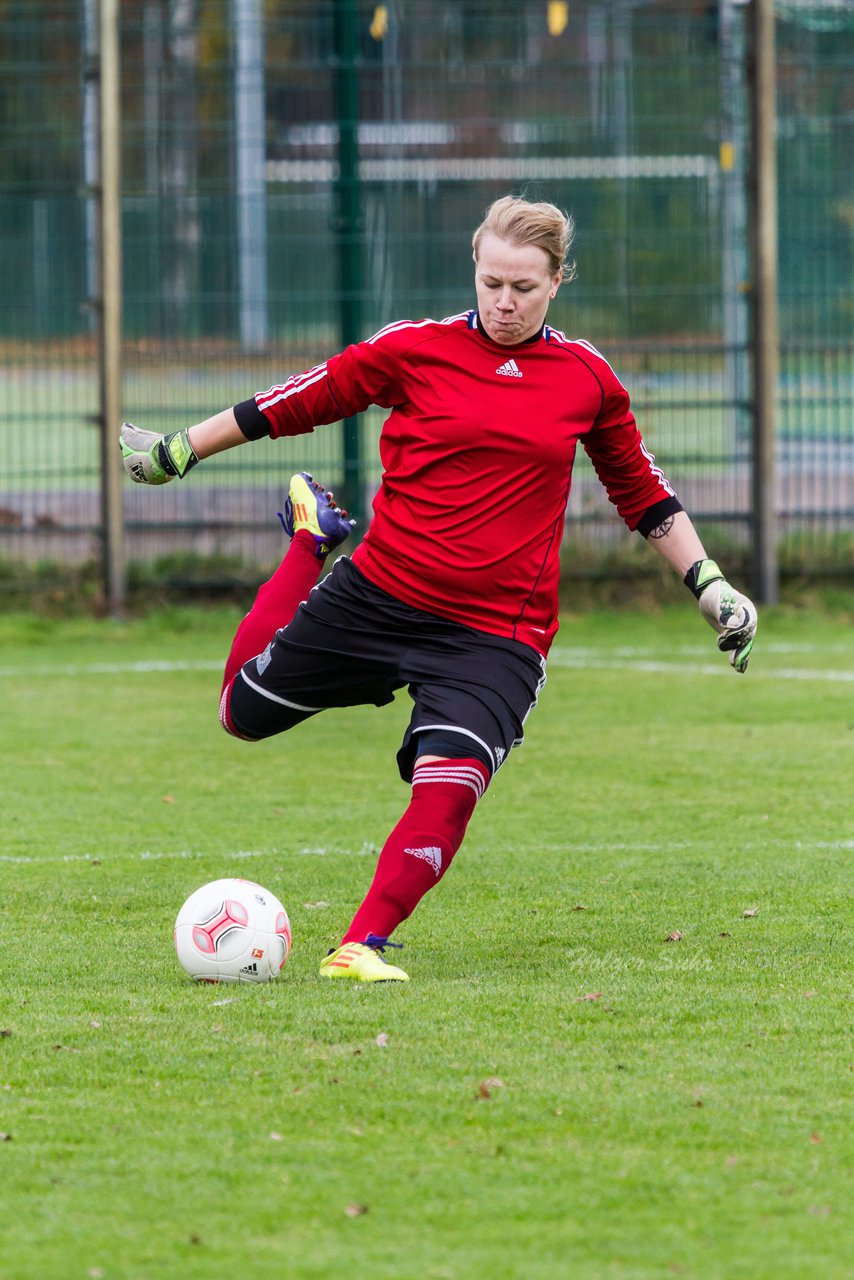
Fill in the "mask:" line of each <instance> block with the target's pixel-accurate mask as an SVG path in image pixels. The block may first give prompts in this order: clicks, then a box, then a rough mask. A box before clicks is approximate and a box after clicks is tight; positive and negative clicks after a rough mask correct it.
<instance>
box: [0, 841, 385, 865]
mask: <svg viewBox="0 0 854 1280" xmlns="http://www.w3.org/2000/svg"><path fill="white" fill-rule="evenodd" d="M378 853H379V849H378V848H377V846H376V845H372V844H363V845H362V847H361V848H360V849H323V848H311V847H309V846H305V847H304V848H302V849H288V851H287V853H283V852H282V851H281V850H279V849H233V850H231V852H229V853H221V854H220V853H211V851H210V850H209V849H167V850H163V851H161V852H155V851H153V850H151V849H143V850H141V851H137V852H131V851H128V852H127V853H63V854H56V855H48V856H47V857H45V858H33V857H30V856H29V855H28V854H23V853H21V854H15V853H0V862H11V863H15V864H21V863H23V864H32V865H34V866H35V865H41V863H43V862H45V863H47V862H89V863H95V864H96V865H97V864H98V863H104V862H162V861H170V862H172V861H181V860H184V861H187V860H191V859H194V858H218V859H223V860H226V861H240V860H245V859H250V858H285V857H286V858H327V857H336V858H367V857H372V858H376V857H377V855H378Z"/></svg>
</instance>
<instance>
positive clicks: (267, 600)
mask: <svg viewBox="0 0 854 1280" xmlns="http://www.w3.org/2000/svg"><path fill="white" fill-rule="evenodd" d="M314 553H315V541H314V538H313V537H312V535H311V534H310V533H309V531H308V530H307V529H299V530H298V531H297V533H296V535H295V536H294V538H293V539H292V540H291V545H290V546H289V547H288V550H287V552H286V553H285V558H284V560H283V561H282V563H281V564H280V565H279V567H278V569H277V570H276V572H275V573H274V574H273V576H272V578H270V580H269V581H268V582H265V583H264V584H263V586H262V587H260V588H259V590H258V594H257V596H256V597H255V603H254V604H253V606H252V608H251V609H250V610H249V612H248V613H247V615H246V617H245V618H244V619H243V621H242V622H241V624H240V626H239V627H238V628H237V635H236V636H235V637H234V641H233V643H232V646H231V652H230V653H229V655H228V660H227V662H226V664H225V676H224V678H223V682H222V688H223V692H225V690H226V688H227V687H228V686H229V685H230V684H231V682H232V680H233V679H234V677H235V676H236V675H237V673H238V671H239V670H240V668H241V667H242V666H243V664H244V662H248V661H249V659H250V658H254V657H255V656H256V655H257V654H259V653H262V652H263V651H264V649H266V647H267V645H268V644H269V643H270V641H271V640H272V639H273V636H274V635H275V634H276V632H277V631H279V630H281V628H282V627H286V626H287V625H288V623H289V622H290V620H291V618H292V617H293V616H294V614H295V613H296V611H297V608H298V607H299V605H301V604H302V602H303V600H305V599H307V598H308V593H309V592H310V591H311V589H312V587H313V586H314V584H315V583H316V582H317V575H318V573H319V572H320V568H321V565H322V561H319V560H318V559H317V556H316V555H315V554H314Z"/></svg>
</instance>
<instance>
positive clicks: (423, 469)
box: [238, 311, 678, 655]
mask: <svg viewBox="0 0 854 1280" xmlns="http://www.w3.org/2000/svg"><path fill="white" fill-rule="evenodd" d="M372 404H373V405H379V406H381V407H382V408H385V409H389V410H390V413H389V416H388V418H387V419H386V422H385V424H384V426H383V428H382V433H381V436H380V458H381V462H382V467H383V476H382V484H381V486H380V489H379V492H378V493H377V496H376V498H375V500H374V504H373V506H374V515H373V520H372V522H371V525H370V528H369V529H368V531H367V533H366V535H365V538H364V540H363V542H362V543H361V545H360V546H359V547H358V548H357V549H356V551H355V552H354V553H353V563H354V564H356V565H358V567H359V569H360V570H361V571H362V573H364V575H365V576H366V577H367V578H369V579H370V580H371V582H373V583H375V584H376V585H377V586H378V587H381V588H382V589H383V590H384V591H387V592H388V593H389V594H391V595H393V596H395V597H396V598H397V599H399V600H402V601H404V602H405V603H407V604H410V605H412V606H413V607H415V608H417V609H422V610H425V611H427V612H428V613H433V614H438V615H440V616H441V617H445V618H451V619H453V620H454V621H456V622H460V623H462V624H463V625H465V626H470V627H474V628H477V629H478V630H481V631H487V632H490V633H491V634H493V635H499V636H508V637H512V638H514V639H517V640H521V641H524V642H525V643H526V644H529V645H531V646H533V647H534V648H535V649H536V650H538V651H539V652H540V653H542V654H544V655H545V654H546V653H547V652H548V649H549V645H550V643H551V641H552V639H553V637H554V635H555V632H556V631H557V627H558V622H557V613H558V576H559V559H558V554H559V549H560V543H561V536H562V532H563V525H564V515H565V511H566V505H567V502H568V500H569V490H570V484H571V479H572V465H573V460H574V457H575V450H576V445H577V444H578V442H579V441H580V442H581V444H582V446H583V447H584V449H585V450H586V451H587V453H588V454H589V456H590V458H591V460H592V462H593V465H594V467H595V468H596V471H597V473H598V475H599V478H600V480H601V481H602V483H603V484H604V485H605V488H606V489H607V492H608V496H609V498H610V500H611V502H612V503H614V505H615V506H616V508H617V511H618V512H619V514H620V515H621V516H622V518H623V520H625V522H626V524H627V525H628V526H629V528H630V529H634V528H636V527H637V525H638V523H639V521H640V520H641V518H642V516H643V514H644V512H646V511H648V510H649V508H650V507H653V506H655V505H656V504H657V503H659V502H661V501H662V500H664V499H667V498H671V499H672V498H674V494H673V490H672V489H671V488H670V486H669V485H668V483H667V481H666V480H665V479H664V476H663V475H662V473H661V471H660V470H659V469H658V467H657V466H656V465H655V461H654V459H653V457H652V455H651V454H650V453H649V452H648V450H647V449H646V448H645V446H644V443H643V440H642V439H641V436H640V433H639V431H638V428H637V425H636V423H635V420H634V417H633V415H632V412H631V409H630V406H629V396H628V393H627V391H626V390H625V388H624V387H623V386H622V384H621V383H620V381H619V379H618V378H617V376H616V374H615V373H614V371H613V369H612V368H611V366H610V365H609V364H608V362H607V360H605V359H604V357H603V356H601V355H600V354H599V352H598V351H597V350H596V349H595V348H594V347H592V346H591V345H590V344H589V343H588V342H585V341H582V340H570V339H568V338H567V337H566V336H565V335H564V334H562V333H560V332H558V331H557V330H556V329H552V328H550V327H548V326H545V327H544V328H543V329H542V331H541V332H540V333H539V334H537V335H536V336H535V337H534V338H533V339H531V340H529V341H528V342H524V343H520V344H519V345H517V346H513V347H508V346H504V345H502V344H499V343H496V342H493V341H492V339H491V338H489V337H488V336H487V334H486V332H485V331H484V330H483V328H482V326H481V325H480V322H479V319H478V316H477V313H476V312H475V311H469V312H464V313H462V314H460V315H457V316H450V317H449V318H448V319H446V320H441V321H436V320H421V321H417V322H413V321H409V320H403V321H400V322H398V323H395V324H390V325H388V326H386V328H384V329H381V330H380V331H379V333H376V334H374V336H373V337H371V338H368V339H367V340H366V341H364V342H358V343H356V344H354V345H353V346H350V347H348V348H347V349H346V350H345V351H343V352H341V353H340V354H339V355H335V356H333V357H331V359H329V360H327V361H325V363H323V364H319V365H317V366H316V367H315V368H313V369H310V370H308V372H306V373H301V374H296V375H295V376H293V377H291V378H289V379H288V380H287V382H285V383H284V384H282V385H280V386H274V387H271V388H270V390H269V391H264V392H259V393H258V394H257V395H256V396H255V406H257V410H258V411H260V414H263V416H264V419H265V420H266V423H267V424H269V434H270V435H271V436H292V435H300V434H303V433H306V432H310V431H313V430H314V428H315V427H316V426H319V425H320V424H322V423H329V422H337V421H338V420H340V419H342V418H348V417H351V416H353V415H354V414H357V413H360V412H362V411H363V410H365V409H366V408H367V407H368V406H369V405H372ZM238 421H240V417H239V416H238ZM676 506H677V507H678V504H676Z"/></svg>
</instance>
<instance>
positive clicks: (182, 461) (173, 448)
mask: <svg viewBox="0 0 854 1280" xmlns="http://www.w3.org/2000/svg"><path fill="white" fill-rule="evenodd" d="M246 440H247V437H246V436H245V435H244V434H243V432H242V431H241V430H240V427H239V426H238V425H237V419H236V418H235V416H234V410H233V409H223V410H222V412H221V413H217V414H215V415H214V416H213V417H212V418H207V419H205V421H204V422H197V423H196V425H195V426H193V427H189V428H188V429H186V430H184V431H175V432H173V433H172V434H171V435H161V434H160V432H158V431H143V430H141V429H140V428H139V427H135V426H134V425H133V423H132V422H123V423H122V429H121V431H120V433H119V444H120V446H121V450H122V461H123V463H124V468H125V471H126V472H127V473H128V475H129V476H130V478H131V480H135V481H136V482H137V484H167V483H168V482H169V481H170V480H174V479H175V477H176V476H178V477H180V478H183V477H184V476H185V475H186V474H187V472H188V471H190V470H191V469H192V468H193V467H194V466H195V465H196V463H197V462H200V461H201V460H202V458H209V457H210V456H211V455H212V454H214V453H222V452H223V450H225V449H233V448H234V446H235V445H238V444H246Z"/></svg>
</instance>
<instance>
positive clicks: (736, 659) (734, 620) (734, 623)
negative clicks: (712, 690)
mask: <svg viewBox="0 0 854 1280" xmlns="http://www.w3.org/2000/svg"><path fill="white" fill-rule="evenodd" d="M685 586H686V587H687V588H688V590H689V591H692V592H693V593H694V595H695V596H696V598H697V601H698V603H699V606H700V613H701V614H702V615H703V617H704V618H705V619H706V621H707V622H708V624H709V626H711V627H714V629H715V631H717V633H718V648H719V649H720V650H721V652H722V653H728V654H729V660H730V664H731V666H733V667H734V668H735V670H736V671H738V672H739V674H743V673H744V672H745V671H746V670H747V663H748V661H749V660H750V652H751V650H752V648H753V639H754V637H755V635H756V625H757V620H758V619H757V613H756V606H755V604H754V603H753V601H752V600H748V598H747V596H743V595H742V594H741V592H740V591H736V589H735V587H731V586H730V584H729V583H728V582H727V580H726V578H725V577H724V575H723V574H722V573H721V571H720V569H719V568H718V566H717V565H716V564H715V562H714V560H697V561H696V562H695V563H694V564H692V565H691V568H690V569H689V570H688V572H687V573H686V574H685Z"/></svg>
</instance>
